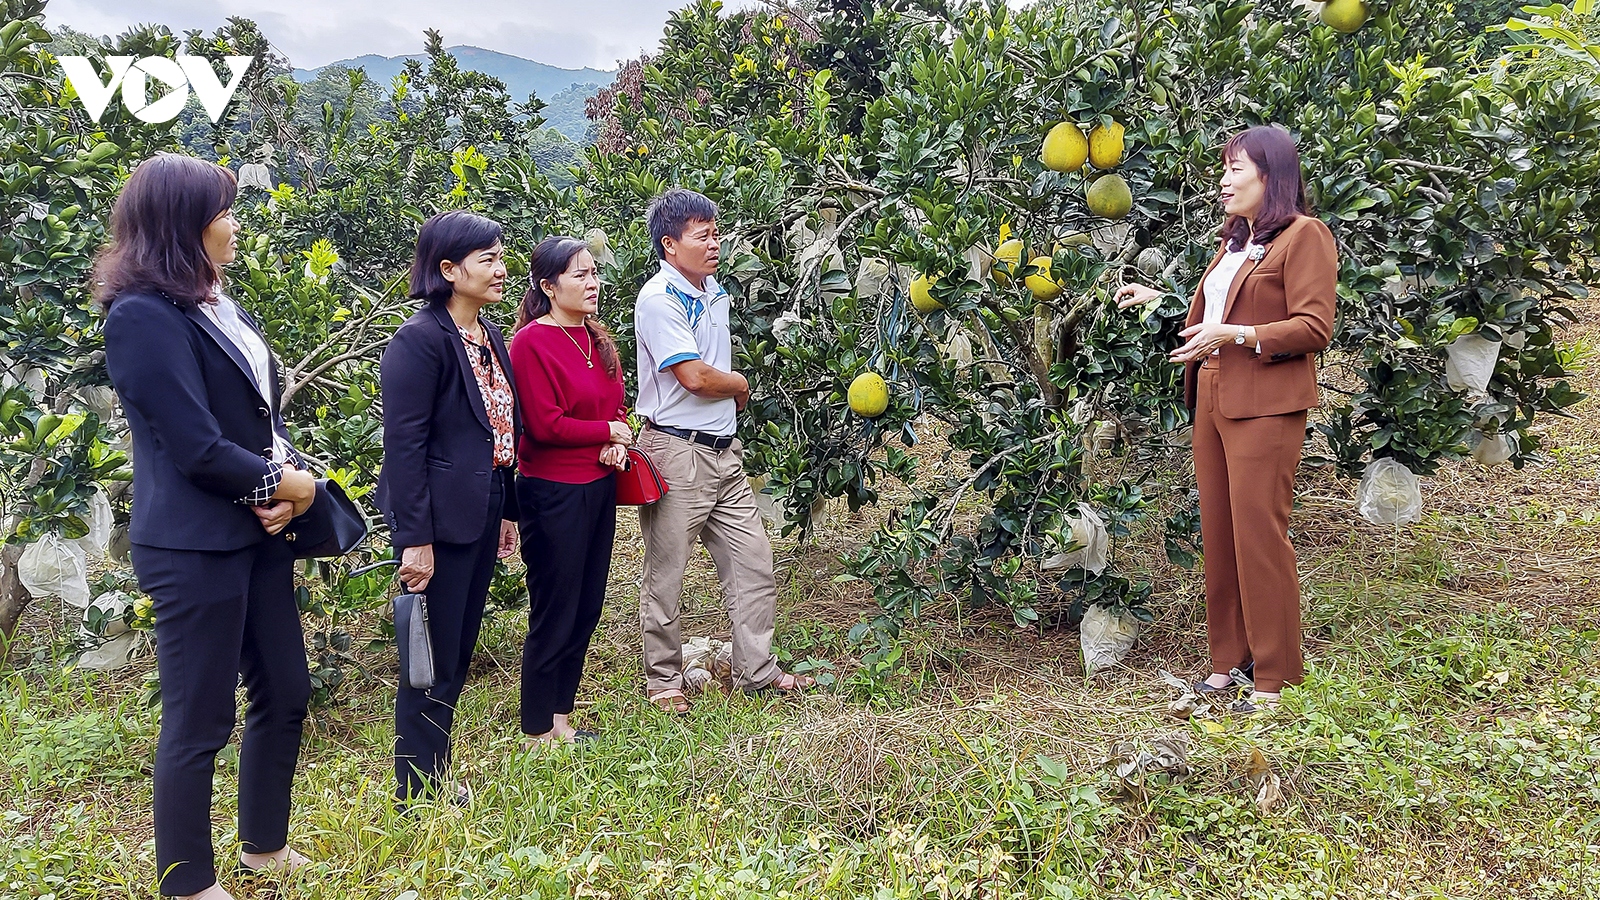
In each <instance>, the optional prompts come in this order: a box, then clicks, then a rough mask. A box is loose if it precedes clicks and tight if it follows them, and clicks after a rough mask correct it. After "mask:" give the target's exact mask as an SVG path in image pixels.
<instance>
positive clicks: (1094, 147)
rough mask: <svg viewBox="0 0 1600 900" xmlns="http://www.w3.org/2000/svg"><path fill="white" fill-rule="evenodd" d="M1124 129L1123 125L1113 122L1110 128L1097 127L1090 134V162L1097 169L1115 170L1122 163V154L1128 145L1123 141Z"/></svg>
mask: <svg viewBox="0 0 1600 900" xmlns="http://www.w3.org/2000/svg"><path fill="white" fill-rule="evenodd" d="M1123 132H1124V129H1123V127H1122V125H1121V124H1119V123H1117V122H1112V123H1111V127H1110V128H1106V127H1104V126H1101V125H1096V126H1095V127H1094V130H1093V131H1091V132H1089V162H1092V163H1094V167H1095V168H1097V169H1110V168H1114V167H1115V166H1116V164H1117V163H1119V162H1122V154H1123V152H1124V151H1125V150H1126V149H1127V144H1126V143H1125V142H1124V141H1123V140H1122V135H1123Z"/></svg>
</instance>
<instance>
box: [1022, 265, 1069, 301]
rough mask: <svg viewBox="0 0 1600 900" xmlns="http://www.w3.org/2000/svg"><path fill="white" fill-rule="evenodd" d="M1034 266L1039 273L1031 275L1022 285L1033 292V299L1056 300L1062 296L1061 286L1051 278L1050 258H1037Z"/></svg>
mask: <svg viewBox="0 0 1600 900" xmlns="http://www.w3.org/2000/svg"><path fill="white" fill-rule="evenodd" d="M1032 265H1033V267H1034V268H1036V269H1038V270H1039V271H1037V272H1035V273H1033V274H1032V275H1029V276H1028V277H1027V279H1025V280H1024V281H1023V282H1022V283H1023V284H1025V285H1027V286H1028V290H1030V291H1032V292H1033V299H1035V300H1054V299H1055V298H1057V297H1059V296H1061V285H1059V284H1056V282H1055V279H1053V278H1051V277H1050V257H1048V256H1039V257H1035V258H1034V260H1033V263H1032Z"/></svg>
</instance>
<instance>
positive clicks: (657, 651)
mask: <svg viewBox="0 0 1600 900" xmlns="http://www.w3.org/2000/svg"><path fill="white" fill-rule="evenodd" d="M646 218H647V219H648V222H649V226H650V238H651V240H652V242H654V244H655V248H656V254H657V255H658V256H660V257H661V271H660V272H658V273H657V274H656V275H655V277H654V278H651V279H650V280H649V281H648V282H646V283H645V286H644V288H643V289H642V290H640V291H639V301H638V304H637V305H636V306H635V307H634V314H633V327H634V333H635V335H636V336H637V338H638V357H639V402H638V404H637V407H636V409H637V412H638V413H639V416H640V417H641V418H643V419H644V420H645V421H646V424H645V426H644V429H643V430H642V431H641V432H640V434H639V441H638V443H639V447H640V448H641V449H643V450H644V451H645V452H646V453H648V454H649V455H650V459H651V460H652V461H653V462H654V463H655V464H656V467H657V468H658V469H660V470H661V475H662V477H663V478H664V479H666V482H667V487H668V491H667V494H666V496H665V497H663V498H661V500H660V501H658V502H656V503H654V504H652V505H650V506H645V507H641V508H640V510H639V527H640V530H641V531H642V532H643V533H644V547H645V554H644V583H643V584H642V585H641V586H640V589H639V619H640V626H641V629H642V631H643V632H644V672H645V691H646V693H647V694H648V696H649V697H650V699H651V701H652V702H654V703H655V704H656V705H657V706H659V707H661V708H662V709H664V710H667V711H668V712H675V713H680V714H681V713H686V712H688V711H689V700H688V698H687V697H685V696H684V693H683V650H682V647H681V636H680V633H679V627H678V625H679V619H678V615H679V611H680V610H681V608H682V601H683V573H684V569H685V568H686V567H687V566H688V564H689V554H690V552H691V551H692V550H693V549H694V542H695V541H696V540H697V539H698V540H699V541H700V542H701V543H703V544H705V547H706V551H707V552H708V553H710V554H711V559H712V560H713V561H714V562H715V563H716V565H717V577H718V579H720V580H721V582H722V592H723V601H724V603H725V605H726V607H727V610H728V618H729V619H730V620H731V621H732V625H733V678H734V682H735V684H736V685H737V686H738V687H741V688H744V689H745V690H747V691H755V690H762V689H769V690H775V691H793V690H801V689H804V688H808V687H811V686H812V685H814V684H815V683H816V681H815V679H812V678H810V677H807V676H803V675H791V674H789V673H786V672H784V671H782V670H781V669H779V668H778V661H777V658H776V657H774V656H773V654H772V627H773V618H774V615H775V613H776V609H777V602H778V590H777V585H776V582H775V580H774V578H773V573H772V545H771V544H770V543H769V542H768V540H767V530H766V527H765V525H763V524H762V521H761V514H760V512H759V511H758V510H757V508H756V502H755V497H754V495H752V494H751V492H750V482H749V481H748V480H747V479H746V478H745V474H744V462H743V447H742V445H741V444H740V443H739V440H738V438H736V437H734V431H735V429H736V427H737V426H736V422H735V417H736V415H737V413H738V412H739V411H740V410H742V409H744V405H745V403H747V402H748V401H749V399H750V383H749V382H748V381H746V380H745V377H744V376H743V375H740V374H739V373H738V372H735V371H734V370H733V340H732V336H731V334H730V333H729V331H728V305H729V303H730V302H731V301H730V298H729V297H728V294H727V292H725V291H723V290H722V288H721V287H720V286H719V285H718V284H717V279H716V277H715V274H716V271H717V263H718V261H719V259H720V257H719V254H720V252H721V245H720V241H719V239H718V235H717V206H716V204H715V203H712V202H711V200H710V199H708V198H706V197H705V196H703V195H701V194H697V193H695V192H694V191H689V190H684V189H682V188H674V189H673V190H670V191H667V192H666V193H665V194H663V195H661V196H660V197H657V198H656V199H655V201H654V202H653V203H651V204H650V209H649V212H647V213H646Z"/></svg>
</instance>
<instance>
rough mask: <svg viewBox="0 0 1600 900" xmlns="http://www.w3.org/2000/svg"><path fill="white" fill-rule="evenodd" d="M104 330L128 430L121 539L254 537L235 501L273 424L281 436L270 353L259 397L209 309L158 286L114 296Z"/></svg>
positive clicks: (254, 527) (203, 542) (252, 476)
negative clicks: (129, 488) (127, 519)
mask: <svg viewBox="0 0 1600 900" xmlns="http://www.w3.org/2000/svg"><path fill="white" fill-rule="evenodd" d="M245 318H246V321H248V322H249V323H250V325H251V326H252V327H254V326H255V322H254V320H251V319H250V318H249V316H248V314H246V317H245ZM257 330H258V331H259V329H257ZM104 334H105V341H106V368H107V369H108V370H109V371H110V374H111V384H112V386H113V387H114V388H116V391H117V396H118V398H119V399H120V400H121V401H122V408H123V411H124V412H125V413H126V414H127V417H128V430H129V432H130V434H131V436H132V438H133V521H132V522H131V523H130V525H129V534H128V537H129V539H130V540H131V541H132V542H133V543H135V544H144V545H146V546H150V547H161V548H165V549H169V550H239V549H242V548H244V547H248V546H250V545H252V544H255V543H259V542H260V541H262V540H264V539H265V538H266V537H267V532H266V529H264V528H262V527H261V521H260V520H259V519H257V518H256V516H255V514H254V513H253V512H251V511H250V508H249V507H247V506H244V505H243V504H241V503H239V502H237V501H238V500H239V499H240V498H242V497H245V496H248V495H249V494H250V493H251V492H252V491H254V490H255V489H256V488H257V487H260V486H261V484H262V482H263V479H264V478H265V477H266V476H267V474H268V472H269V471H270V470H271V464H270V463H269V462H268V458H270V457H271V455H272V433H273V431H274V430H276V431H277V432H278V433H279V434H281V435H283V437H284V438H285V440H287V439H288V437H289V431H288V429H287V428H285V427H284V424H283V417H282V416H281V415H280V412H279V409H278V397H279V390H278V367H277V363H276V361H274V362H273V363H272V384H273V389H272V396H271V397H263V396H261V391H260V389H259V388H258V387H257V386H256V381H255V377H254V376H253V375H251V374H250V364H249V362H248V361H247V360H246V359H245V357H244V354H243V353H241V352H240V351H239V350H238V348H236V347H234V346H233V342H232V341H229V340H228V339H227V337H226V336H225V335H224V334H223V332H222V329H220V328H218V327H217V325H216V323H215V322H213V321H211V319H210V317H208V316H207V315H206V314H205V313H203V312H201V311H200V310H198V309H195V310H189V311H187V312H185V311H184V310H182V309H179V308H178V306H177V305H176V304H174V303H173V302H172V301H171V300H168V299H167V298H166V297H163V296H161V295H159V294H146V293H129V294H124V295H122V296H120V297H118V298H117V299H116V300H115V301H114V302H113V303H112V304H111V311H110V312H109V313H108V314H107V315H106V321H105V328H104ZM263 340H265V339H264V338H263Z"/></svg>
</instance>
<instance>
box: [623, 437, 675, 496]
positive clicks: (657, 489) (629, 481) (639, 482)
mask: <svg viewBox="0 0 1600 900" xmlns="http://www.w3.org/2000/svg"><path fill="white" fill-rule="evenodd" d="M667 490H668V488H667V480H666V479H665V478H662V477H661V472H660V470H658V469H657V468H656V464H655V463H653V462H651V461H650V457H649V456H648V455H647V454H646V453H645V452H644V451H643V450H640V449H639V448H638V447H629V448H628V464H627V466H625V467H624V468H623V469H622V471H620V472H618V473H617V505H618V506H649V505H650V504H652V503H655V502H656V501H658V500H660V499H661V498H662V497H665V496H666V495H667Z"/></svg>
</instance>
